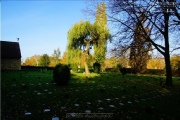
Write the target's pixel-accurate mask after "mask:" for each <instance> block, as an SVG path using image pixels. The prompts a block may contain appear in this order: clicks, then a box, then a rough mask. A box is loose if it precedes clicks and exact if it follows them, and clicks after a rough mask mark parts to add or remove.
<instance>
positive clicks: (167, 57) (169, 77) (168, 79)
mask: <svg viewBox="0 0 180 120" xmlns="http://www.w3.org/2000/svg"><path fill="white" fill-rule="evenodd" d="M164 57H165V64H166V85H167V86H172V70H171V64H170V55H169V52H168V53H165V56H164Z"/></svg>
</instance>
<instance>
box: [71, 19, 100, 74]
mask: <svg viewBox="0 0 180 120" xmlns="http://www.w3.org/2000/svg"><path fill="white" fill-rule="evenodd" d="M98 39H99V34H98V32H97V26H96V25H95V24H91V23H90V22H89V21H85V22H83V21H80V22H79V23H76V24H74V26H73V27H72V28H71V29H70V30H69V31H68V58H69V60H70V61H71V60H72V59H74V60H76V61H79V60H80V58H81V57H82V58H83V63H84V67H85V73H86V76H88V77H89V75H90V72H89V68H88V56H89V55H90V49H91V48H92V47H93V45H94V43H98ZM71 58H72V59H71Z"/></svg>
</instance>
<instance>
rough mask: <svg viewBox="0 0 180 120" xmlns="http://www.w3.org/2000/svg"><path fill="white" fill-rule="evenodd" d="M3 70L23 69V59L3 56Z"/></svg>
mask: <svg viewBox="0 0 180 120" xmlns="http://www.w3.org/2000/svg"><path fill="white" fill-rule="evenodd" d="M1 70H21V59H20V58H1Z"/></svg>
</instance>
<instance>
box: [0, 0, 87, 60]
mask: <svg viewBox="0 0 180 120" xmlns="http://www.w3.org/2000/svg"><path fill="white" fill-rule="evenodd" d="M85 7H86V3H85V2H84V0H53V1H50V0H22V1H20V0H6V1H5V0H2V1H1V40H2V41H12V42H17V38H19V44H20V49H21V56H22V60H23V61H24V60H25V59H26V58H27V57H31V56H33V55H35V54H36V55H43V54H48V55H52V54H53V52H54V50H55V49H57V48H59V49H60V51H61V56H62V55H63V52H65V50H66V46H67V43H68V40H67V32H68V30H69V29H70V28H71V27H72V26H73V25H74V24H75V23H76V22H79V21H80V20H85V15H84V14H83V12H82V9H85Z"/></svg>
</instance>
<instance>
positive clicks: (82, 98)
mask: <svg viewBox="0 0 180 120" xmlns="http://www.w3.org/2000/svg"><path fill="white" fill-rule="evenodd" d="M1 75H2V78H1V90H2V97H1V98H2V99H1V101H2V104H1V105H2V110H1V113H2V117H1V118H2V119H5V120H9V119H18V120H19V119H24V120H27V119H40V120H41V119H45V120H46V119H47V120H50V119H52V117H53V116H58V117H59V118H66V113H85V111H86V110H91V112H92V113H113V117H112V118H106V119H122V120H124V119H125V120H126V119H143V120H144V119H147V120H150V119H178V118H180V115H179V113H180V107H179V106H180V102H179V101H180V80H179V78H173V83H174V86H173V87H164V86H163V87H162V86H161V85H160V80H161V79H160V77H159V76H153V77H152V76H135V75H126V76H122V75H121V74H117V73H103V74H100V75H97V74H92V76H91V78H86V77H85V76H83V74H82V73H74V74H72V77H71V81H70V83H69V84H68V85H67V86H64V87H62V86H61V87H60V86H57V85H55V84H54V83H52V71H44V72H38V71H6V72H2V74H1ZM164 79H165V78H163V79H162V81H163V82H164ZM46 90H47V91H46ZM49 92H50V93H49ZM37 93H41V94H40V95H37ZM107 99H110V100H107ZM98 100H101V101H102V102H99V101H98ZM87 102H90V103H91V104H87ZM119 103H123V104H124V106H121V105H120V104H119ZM75 104H79V106H75ZM110 105H114V106H115V108H111V107H110ZM99 107H102V108H104V109H103V110H99V109H98V108H99ZM44 109H50V110H51V111H50V112H44ZM26 111H27V112H31V113H32V114H31V115H29V116H25V112H26ZM66 119H68V118H66ZM78 119H79V118H78ZM81 119H87V118H81ZM95 119H97V118H95Z"/></svg>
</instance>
